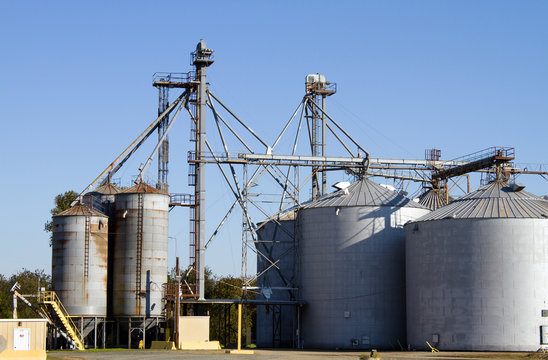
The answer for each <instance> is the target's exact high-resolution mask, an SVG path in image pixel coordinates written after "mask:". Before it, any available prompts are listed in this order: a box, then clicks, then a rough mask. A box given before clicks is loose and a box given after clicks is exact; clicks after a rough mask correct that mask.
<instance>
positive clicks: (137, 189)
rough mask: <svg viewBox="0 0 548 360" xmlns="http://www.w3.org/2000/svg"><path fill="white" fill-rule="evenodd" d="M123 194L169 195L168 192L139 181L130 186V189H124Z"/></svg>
mask: <svg viewBox="0 0 548 360" xmlns="http://www.w3.org/2000/svg"><path fill="white" fill-rule="evenodd" d="M122 194H162V195H167V194H166V193H164V192H162V191H160V190H158V189H156V188H153V187H152V186H149V185H147V184H145V183H139V184H137V185H135V186H132V187H130V188H129V189H126V190H124V191H122Z"/></svg>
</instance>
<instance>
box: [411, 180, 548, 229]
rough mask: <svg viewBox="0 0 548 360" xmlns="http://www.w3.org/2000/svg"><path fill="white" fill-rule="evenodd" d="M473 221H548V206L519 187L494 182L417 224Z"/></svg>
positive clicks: (545, 202)
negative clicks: (517, 219)
mask: <svg viewBox="0 0 548 360" xmlns="http://www.w3.org/2000/svg"><path fill="white" fill-rule="evenodd" d="M473 218H541V219H542V218H548V202H547V201H545V200H543V199H542V198H540V197H538V196H535V195H533V194H531V193H529V192H527V191H523V190H520V188H519V187H516V186H512V185H510V184H508V183H506V182H503V181H494V182H492V183H490V184H488V185H486V186H484V187H482V188H480V189H478V190H476V191H474V192H471V193H470V194H467V195H465V196H463V197H462V198H460V199H457V200H455V201H453V202H451V203H449V204H448V205H446V206H444V207H442V208H440V209H438V210H436V211H433V212H431V213H429V214H426V215H424V216H423V217H421V218H419V219H418V220H417V221H428V220H440V219H473Z"/></svg>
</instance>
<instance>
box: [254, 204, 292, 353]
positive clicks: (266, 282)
mask: <svg viewBox="0 0 548 360" xmlns="http://www.w3.org/2000/svg"><path fill="white" fill-rule="evenodd" d="M257 237H258V241H257V243H256V244H255V246H256V249H257V251H258V252H260V254H263V255H265V256H266V257H267V258H268V259H265V257H264V256H262V255H260V254H258V255H257V274H262V275H261V276H259V278H258V279H257V285H258V286H259V288H260V289H262V292H261V293H260V294H259V295H257V299H260V300H272V301H274V300H284V301H287V300H295V299H296V296H297V295H296V291H295V290H292V289H296V288H297V272H296V261H297V243H296V238H295V212H294V210H293V209H292V210H290V211H287V212H284V213H282V214H280V215H279V216H276V217H273V218H270V219H268V220H266V221H265V222H263V223H260V224H258V230H257ZM272 263H275V264H276V266H273V265H272ZM256 329H257V332H256V337H257V338H256V341H257V346H259V347H284V348H289V347H295V346H296V345H297V344H296V330H297V319H296V311H295V307H294V306H287V305H279V304H278V305H267V306H265V305H259V306H257V326H256Z"/></svg>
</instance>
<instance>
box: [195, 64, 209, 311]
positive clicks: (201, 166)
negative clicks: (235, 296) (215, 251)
mask: <svg viewBox="0 0 548 360" xmlns="http://www.w3.org/2000/svg"><path fill="white" fill-rule="evenodd" d="M206 66H207V65H205V64H204V63H200V62H198V63H196V75H197V76H198V77H199V80H200V83H199V85H198V118H197V124H196V125H197V136H198V139H197V141H196V147H197V149H196V158H197V160H198V163H197V167H198V169H197V171H196V176H197V179H196V189H195V192H196V194H195V195H196V198H195V199H196V207H197V208H198V209H196V210H197V211H196V213H197V214H196V215H197V229H196V230H197V233H198V234H197V235H198V236H197V239H196V240H197V244H196V249H197V251H198V254H197V256H196V259H195V261H196V262H197V269H196V271H197V276H198V279H197V280H198V281H197V282H198V292H199V297H198V300H204V299H205V277H204V267H205V266H204V261H205V256H204V255H205V248H204V245H205V244H204V237H205V149H206V143H205V141H206V117H205V109H206V87H207V84H206Z"/></svg>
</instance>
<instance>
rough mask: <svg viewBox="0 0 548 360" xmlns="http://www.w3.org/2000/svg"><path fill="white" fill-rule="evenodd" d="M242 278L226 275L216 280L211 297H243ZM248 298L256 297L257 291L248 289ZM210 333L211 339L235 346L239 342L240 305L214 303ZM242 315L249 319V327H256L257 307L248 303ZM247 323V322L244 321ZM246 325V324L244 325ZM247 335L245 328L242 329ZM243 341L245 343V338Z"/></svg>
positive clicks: (211, 308) (234, 298)
mask: <svg viewBox="0 0 548 360" xmlns="http://www.w3.org/2000/svg"><path fill="white" fill-rule="evenodd" d="M243 296H244V294H243V292H242V279H241V278H239V277H238V278H237V277H234V276H231V275H229V276H224V277H221V278H218V279H216V280H215V284H214V288H213V291H212V294H211V297H210V299H233V300H238V299H242V297H243ZM245 298H246V299H254V298H255V293H253V292H251V291H248V292H247V294H246V295H245ZM209 315H210V323H209V334H210V338H211V340H218V341H219V342H221V344H223V346H225V347H233V346H235V344H236V343H237V342H238V306H237V305H235V304H232V305H227V304H213V305H211V307H210V308H209ZM242 316H244V317H245V319H246V321H247V327H248V328H251V329H252V330H253V329H254V326H253V325H254V323H255V317H256V308H255V306H249V305H246V306H245V307H244V313H243V314H242ZM244 324H245V323H244ZM242 326H244V325H242ZM242 332H243V334H244V336H245V328H244V329H242ZM242 343H243V344H245V342H244V340H242Z"/></svg>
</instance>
